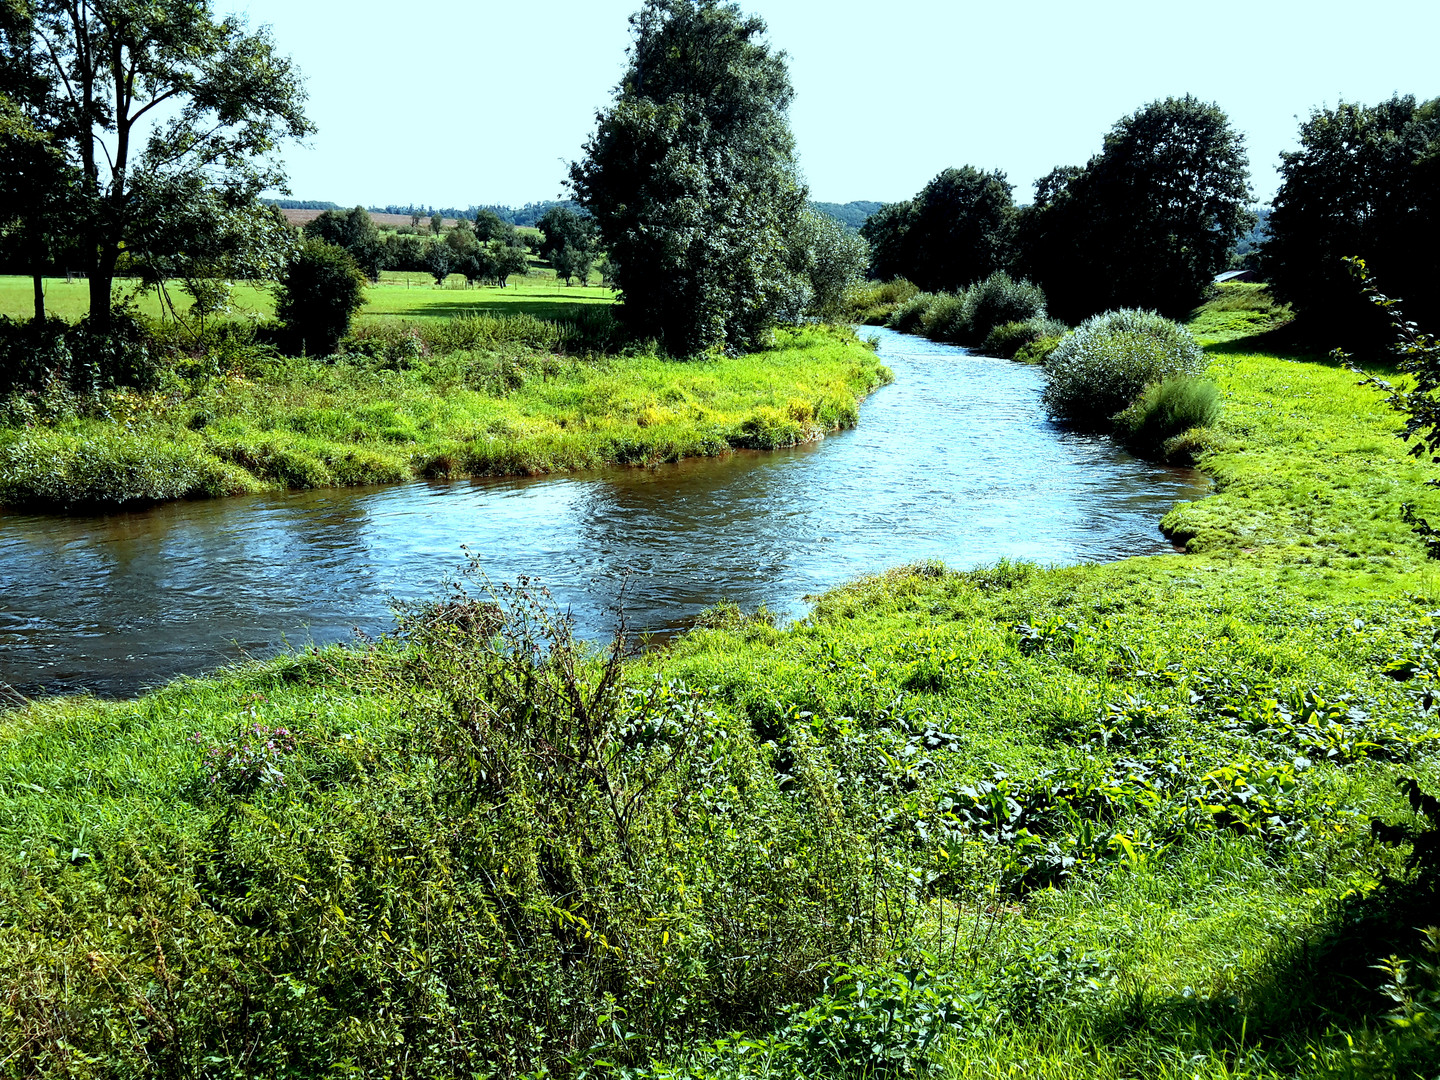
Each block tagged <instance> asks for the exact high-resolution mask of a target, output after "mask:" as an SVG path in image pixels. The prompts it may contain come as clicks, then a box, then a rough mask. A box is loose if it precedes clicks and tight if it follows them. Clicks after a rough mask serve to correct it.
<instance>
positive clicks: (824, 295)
mask: <svg viewBox="0 0 1440 1080" xmlns="http://www.w3.org/2000/svg"><path fill="white" fill-rule="evenodd" d="M869 257H870V251H869V248H868V247H867V246H866V244H865V241H864V240H862V239H861V238H860V237H858V236H856V235H855V234H854V233H852V232H849V231H847V230H846V229H845V227H844V226H843V225H841V224H840V223H839V222H838V221H836V220H835V219H834V218H832V217H829V216H827V215H825V214H821V213H817V212H816V211H814V210H811V209H809V208H806V209H805V210H804V211H802V212H801V214H800V220H799V222H798V223H797V227H796V229H795V231H794V233H793V234H792V235H791V237H790V273H791V274H792V275H793V276H794V278H795V279H796V280H797V281H800V282H803V283H804V284H805V288H804V289H803V290H802V289H795V290H792V298H793V299H792V303H793V304H795V305H796V306H795V307H794V308H792V310H790V311H788V312H786V313H785V316H786V318H785V321H787V322H791V323H796V322H799V321H801V320H802V319H803V318H806V317H812V318H816V319H821V320H826V321H828V320H834V319H838V318H840V316H841V314H842V312H843V311H844V309H845V303H846V295H847V293H848V291H849V290H850V288H851V287H852V286H853V285H854V284H855V283H856V282H858V281H859V280H860V278H861V276H862V275H863V273H864V271H865V264H866V262H867V261H868V260H869Z"/></svg>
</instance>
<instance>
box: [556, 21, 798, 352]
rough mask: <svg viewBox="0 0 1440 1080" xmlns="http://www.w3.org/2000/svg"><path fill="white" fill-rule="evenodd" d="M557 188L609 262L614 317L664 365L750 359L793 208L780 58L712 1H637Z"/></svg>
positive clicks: (763, 330)
mask: <svg viewBox="0 0 1440 1080" xmlns="http://www.w3.org/2000/svg"><path fill="white" fill-rule="evenodd" d="M630 25H631V28H632V31H633V35H634V39H633V43H632V45H631V47H630V51H629V65H628V68H627V70H626V72H625V76H624V78H623V79H622V81H621V83H620V85H619V87H618V88H617V89H616V92H615V101H614V103H613V104H612V105H611V106H610V107H609V108H608V109H607V110H605V111H603V112H601V113H600V114H598V116H597V126H596V130H595V132H594V134H593V135H592V136H591V137H590V139H589V141H588V142H587V143H586V144H585V156H584V159H583V160H582V161H580V162H577V163H575V164H573V165H572V166H571V168H570V185H571V187H572V189H573V190H574V192H575V196H576V198H577V199H578V200H579V202H580V204H581V205H582V206H583V207H584V208H585V209H586V210H588V211H589V212H590V213H591V214H592V215H593V216H594V218H595V221H596V223H597V226H598V228H599V232H600V236H601V240H602V242H603V244H604V246H605V248H606V249H607V250H608V251H609V252H610V253H611V254H613V255H614V257H615V271H614V272H615V276H616V281H617V284H618V285H619V287H620V292H621V300H622V304H621V308H620V316H621V318H622V319H623V320H624V321H625V323H626V324H627V326H628V328H629V329H630V331H631V332H632V333H634V334H636V335H638V336H641V337H653V338H656V339H658V340H659V341H660V342H661V343H662V344H663V346H664V347H665V348H666V349H667V350H668V351H669V352H671V353H672V354H675V355H684V356H688V355H693V354H695V353H698V352H702V351H704V350H706V349H710V348H714V347H722V348H726V349H730V350H745V349H754V348H758V347H761V346H762V345H764V344H765V343H766V342H768V340H769V338H770V332H771V330H772V328H773V327H774V325H775V323H776V321H777V319H778V318H779V315H780V312H781V311H782V310H784V309H785V308H786V307H787V306H789V305H790V304H791V299H792V297H793V291H794V288H795V286H796V281H795V279H794V276H793V274H792V272H791V270H790V259H789V255H790V250H789V237H790V236H791V234H792V233H793V232H794V230H795V228H796V226H797V223H798V221H799V219H800V213H801V210H802V209H803V208H804V205H805V189H804V186H803V185H802V184H801V182H800V179H799V176H798V172H797V168H796V163H795V144H794V138H793V137H792V135H791V133H790V126H789V121H788V118H787V115H786V113H787V110H788V108H789V106H790V102H791V99H792V97H793V91H792V90H791V86H790V79H789V75H788V73H787V71H786V65H785V56H784V54H783V53H779V52H775V51H773V50H772V49H771V48H770V46H769V45H768V44H767V43H766V42H765V40H764V35H765V24H764V22H763V21H762V20H760V19H759V18H756V17H753V16H745V15H742V14H741V12H740V10H739V8H738V7H737V6H736V5H734V4H731V3H721V2H719V0H646V2H645V6H644V7H642V8H641V9H640V11H639V12H637V13H636V14H635V15H633V16H632V17H631V19H630Z"/></svg>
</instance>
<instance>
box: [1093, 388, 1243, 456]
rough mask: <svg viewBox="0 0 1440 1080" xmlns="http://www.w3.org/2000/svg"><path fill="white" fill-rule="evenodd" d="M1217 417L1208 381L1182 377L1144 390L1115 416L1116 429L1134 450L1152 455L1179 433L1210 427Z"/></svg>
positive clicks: (1216, 395)
mask: <svg viewBox="0 0 1440 1080" xmlns="http://www.w3.org/2000/svg"><path fill="white" fill-rule="evenodd" d="M1219 413H1220V390H1219V388H1218V387H1216V385H1215V384H1214V383H1213V382H1211V381H1210V380H1209V379H1196V378H1191V377H1190V376H1186V375H1181V376H1177V377H1175V378H1171V379H1166V380H1164V381H1163V382H1158V383H1152V384H1151V385H1150V386H1147V387H1146V388H1145V390H1144V391H1143V392H1142V393H1141V394H1140V396H1139V397H1138V398H1136V399H1135V401H1134V402H1133V403H1131V405H1130V407H1129V408H1127V409H1125V410H1124V411H1123V412H1121V413H1119V414H1117V415H1116V417H1115V427H1116V430H1117V431H1118V432H1119V434H1120V435H1121V436H1122V437H1123V438H1124V439H1125V442H1126V443H1127V444H1128V445H1129V446H1131V447H1132V448H1133V449H1135V450H1138V451H1140V452H1142V453H1146V454H1153V453H1155V452H1156V451H1157V450H1159V449H1160V448H1161V447H1163V446H1164V445H1165V443H1166V442H1167V440H1169V439H1171V438H1172V437H1174V436H1176V435H1179V434H1181V433H1182V432H1186V431H1189V430H1190V429H1191V428H1203V427H1209V426H1210V425H1211V424H1213V423H1214V422H1215V417H1216V416H1217V415H1219Z"/></svg>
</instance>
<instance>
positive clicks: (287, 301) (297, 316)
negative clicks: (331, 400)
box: [275, 239, 365, 356]
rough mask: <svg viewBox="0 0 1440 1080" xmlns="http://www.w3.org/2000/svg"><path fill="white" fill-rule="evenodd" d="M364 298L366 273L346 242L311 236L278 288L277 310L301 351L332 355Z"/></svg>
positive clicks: (293, 259) (292, 340) (294, 258)
mask: <svg viewBox="0 0 1440 1080" xmlns="http://www.w3.org/2000/svg"><path fill="white" fill-rule="evenodd" d="M364 304H365V276H364V274H363V273H362V272H361V271H360V268H359V267H358V266H356V265H355V260H354V259H353V258H351V256H350V253H349V252H348V251H346V250H345V249H344V248H341V247H336V246H335V245H334V244H327V243H326V242H325V241H323V240H314V239H311V240H307V241H305V243H304V245H303V246H302V247H301V248H300V250H299V251H298V252H296V253H295V256H294V257H293V258H292V259H291V260H290V265H289V266H288V267H287V268H286V270H285V276H284V277H283V278H282V279H281V280H280V284H279V286H278V287H277V288H276V290H275V315H276V317H277V318H278V319H279V320H280V321H281V322H282V323H283V324H284V325H285V330H286V333H287V335H288V337H289V339H290V348H291V349H292V350H293V351H294V352H296V353H297V354H303V353H314V354H316V355H318V356H328V355H330V354H331V353H333V352H334V351H335V348H336V346H338V345H339V344H340V339H341V338H343V337H344V336H345V334H346V332H347V331H348V330H349V329H350V321H351V320H352V319H353V318H354V317H355V313H356V312H357V311H359V310H360V308H361V307H362V306H364Z"/></svg>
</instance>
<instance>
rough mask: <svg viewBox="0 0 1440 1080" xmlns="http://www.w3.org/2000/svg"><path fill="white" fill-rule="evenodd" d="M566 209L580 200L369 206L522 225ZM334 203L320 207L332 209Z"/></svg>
mask: <svg viewBox="0 0 1440 1080" xmlns="http://www.w3.org/2000/svg"><path fill="white" fill-rule="evenodd" d="M557 207H559V208H563V209H567V210H578V209H579V204H577V203H576V202H575V200H573V199H545V200H542V201H541V202H531V203H526V204H525V205H524V206H521V207H518V208H517V207H513V206H501V205H499V204H490V205H486V206H467V207H465V209H463V210H462V209H460V208H459V207H455V206H442V207H440V208H439V209H437V208H435V207H433V206H418V205H416V204H414V203H411V204H409V205H407V206H399V205H390V206H372V207H370V208H369V210H370V213H372V214H401V215H405V216H408V217H412V218H416V219H419V218H430V217H434V216H436V215H439V216H440V217H442V218H453V219H454V220H456V221H475V220H477V219H478V218H479V217H480V216H482V215H484V214H490V215H493V216H494V217H497V218H499V219H500V220H501V221H504V222H507V223H508V224H511V225H515V226H518V227H519V228H522V229H523V228H530V227H534V226H535V225H538V224H539V221H540V219H541V218H542V217H544V216H545V215H546V214H547V213H549V212H550V211H551V210H553V209H555V208H557ZM330 208H331V207H328V206H327V207H321V209H330Z"/></svg>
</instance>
